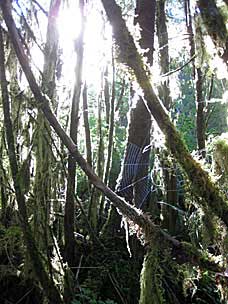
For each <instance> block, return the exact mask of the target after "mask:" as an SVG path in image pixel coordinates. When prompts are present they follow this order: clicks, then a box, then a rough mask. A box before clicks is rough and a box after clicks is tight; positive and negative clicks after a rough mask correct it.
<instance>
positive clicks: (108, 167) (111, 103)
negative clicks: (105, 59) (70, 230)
mask: <svg viewBox="0 0 228 304" xmlns="http://www.w3.org/2000/svg"><path fill="white" fill-rule="evenodd" d="M115 73H116V71H115V61H114V54H113V49H112V93H111V100H110V101H109V102H108V104H109V113H106V115H108V116H109V119H108V122H109V124H108V148H107V157H106V160H105V171H104V183H105V185H108V184H109V176H110V171H111V161H112V151H113V140H114V128H115V126H114V118H115V117H114V116H115V97H116V92H115ZM107 76H108V74H107ZM107 88H108V91H109V86H107ZM108 96H109V94H108ZM109 98H110V96H109ZM104 202H105V196H104V195H102V198H101V203H100V209H99V222H100V223H101V224H103V220H102V218H103V212H104Z"/></svg>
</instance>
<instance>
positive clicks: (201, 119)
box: [185, 0, 206, 158]
mask: <svg viewBox="0 0 228 304" xmlns="http://www.w3.org/2000/svg"><path fill="white" fill-rule="evenodd" d="M185 18H186V27H187V32H188V34H189V44H190V56H191V58H193V56H194V55H195V52H196V47H195V35H197V32H198V31H199V30H200V29H198V28H196V29H195V35H194V32H193V23H192V15H191V8H190V1H189V0H185ZM192 67H193V73H192V74H193V78H194V79H195V90H196V93H195V100H196V136H197V145H198V150H199V154H200V155H201V156H202V157H203V158H204V157H205V156H206V151H205V141H206V136H205V132H206V125H205V113H204V110H205V103H204V100H203V73H202V69H201V67H196V63H195V60H194V59H193V60H192Z"/></svg>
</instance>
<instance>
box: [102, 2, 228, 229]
mask: <svg viewBox="0 0 228 304" xmlns="http://www.w3.org/2000/svg"><path fill="white" fill-rule="evenodd" d="M102 3H103V6H104V8H105V11H106V14H107V16H108V19H109V21H110V22H111V24H112V28H113V34H114V38H115V40H116V43H117V45H118V47H119V52H120V58H121V59H122V61H123V63H125V64H126V65H127V66H128V67H129V68H130V69H132V70H133V72H134V74H135V76H136V79H137V82H138V83H139V85H140V87H141V89H142V91H143V95H144V102H145V104H146V106H147V107H148V109H149V111H150V113H151V114H152V115H153V117H154V118H155V120H156V122H157V123H158V125H159V127H160V129H161V130H162V132H163V133H164V135H165V139H166V146H167V148H168V149H169V150H170V152H171V153H172V154H173V156H174V157H175V158H176V160H177V161H178V162H179V163H180V165H181V166H182V167H183V169H184V170H185V172H186V173H187V175H188V178H189V180H190V182H191V184H192V189H193V192H194V193H195V194H196V195H197V196H199V197H201V198H202V200H201V202H200V203H201V207H202V208H203V209H204V210H205V212H207V211H206V210H207V208H208V207H209V208H210V210H211V211H212V212H213V213H214V214H215V215H217V216H218V217H219V218H221V219H222V220H223V222H224V223H225V224H226V226H227V227H228V202H227V201H226V199H225V197H224V195H223V193H221V192H220V191H219V189H218V188H217V186H216V185H215V184H214V183H213V182H212V181H211V179H210V177H209V175H208V173H207V172H205V171H204V170H203V169H202V168H201V166H200V164H199V163H197V162H196V161H195V160H194V159H193V157H192V156H191V154H190V153H189V151H188V150H187V148H186V146H185V144H184V142H183V140H182V138H181V136H180V134H179V132H178V131H177V130H176V128H175V126H174V124H173V123H172V122H171V120H170V118H169V115H168V112H167V111H166V109H165V108H164V106H163V104H162V103H161V101H160V100H159V98H158V97H157V96H156V94H155V92H154V90H153V88H152V85H151V82H150V78H149V76H148V73H147V71H146V69H145V66H144V64H143V60H142V57H141V56H140V55H139V53H138V51H137V49H136V46H135V43H134V40H133V38H132V36H131V34H130V33H129V31H128V29H127V26H126V23H125V21H124V20H123V18H122V14H121V9H120V7H119V6H118V5H117V4H116V2H115V1H114V0H102Z"/></svg>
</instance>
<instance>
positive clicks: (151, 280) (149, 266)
mask: <svg viewBox="0 0 228 304" xmlns="http://www.w3.org/2000/svg"><path fill="white" fill-rule="evenodd" d="M159 256H160V253H159V250H158V249H157V247H156V243H155V242H153V247H151V248H149V250H148V252H147V254H146V256H145V258H144V262H143V268H142V272H141V279H140V285H141V294H140V301H139V304H162V303H165V300H164V292H163V288H162V276H163V270H162V268H161V267H160V257H159Z"/></svg>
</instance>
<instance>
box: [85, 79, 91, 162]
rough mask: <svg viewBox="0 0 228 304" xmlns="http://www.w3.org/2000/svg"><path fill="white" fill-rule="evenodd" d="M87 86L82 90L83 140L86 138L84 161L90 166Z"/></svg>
mask: <svg viewBox="0 0 228 304" xmlns="http://www.w3.org/2000/svg"><path fill="white" fill-rule="evenodd" d="M87 97H88V96H87V84H86V83H85V84H84V89H83V119H84V126H85V138H86V143H85V145H86V160H87V162H88V164H89V165H90V166H91V168H92V167H93V165H92V144H91V135H90V127H89V112H88V111H89V110H88V99H87Z"/></svg>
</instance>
